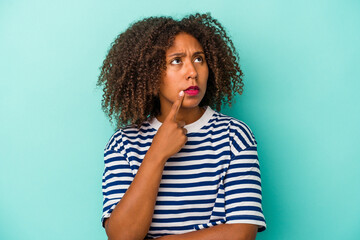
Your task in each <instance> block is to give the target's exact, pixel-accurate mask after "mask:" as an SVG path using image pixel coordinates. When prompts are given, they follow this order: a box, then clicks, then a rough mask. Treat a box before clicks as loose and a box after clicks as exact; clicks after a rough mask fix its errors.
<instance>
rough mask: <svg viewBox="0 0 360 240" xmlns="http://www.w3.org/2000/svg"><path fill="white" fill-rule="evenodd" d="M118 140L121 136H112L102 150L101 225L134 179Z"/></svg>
mask: <svg viewBox="0 0 360 240" xmlns="http://www.w3.org/2000/svg"><path fill="white" fill-rule="evenodd" d="M119 141H121V136H118V137H117V138H116V137H112V139H110V142H109V143H108V144H107V147H106V148H105V151H104V163H105V167H104V173H103V178H102V192H103V213H102V218H101V222H102V225H103V226H104V220H105V219H106V218H109V217H110V215H111V213H112V211H113V210H114V208H115V206H116V205H117V203H118V202H119V201H120V200H121V199H122V197H123V196H124V194H125V192H126V190H127V189H128V188H129V186H130V184H131V182H132V181H133V179H134V176H133V173H132V171H131V168H130V165H129V162H128V161H127V159H126V157H125V154H124V150H123V146H122V144H121V143H119ZM114 142H116V143H114Z"/></svg>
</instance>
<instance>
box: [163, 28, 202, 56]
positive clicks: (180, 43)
mask: <svg viewBox="0 0 360 240" xmlns="http://www.w3.org/2000/svg"><path fill="white" fill-rule="evenodd" d="M188 51H190V52H198V51H203V48H202V46H201V44H200V43H199V41H198V40H197V39H196V38H194V37H193V36H192V35H190V34H188V33H179V34H177V35H176V36H175V39H174V43H173V45H172V46H171V47H170V48H169V49H168V50H167V51H166V54H167V55H168V54H171V53H177V52H188Z"/></svg>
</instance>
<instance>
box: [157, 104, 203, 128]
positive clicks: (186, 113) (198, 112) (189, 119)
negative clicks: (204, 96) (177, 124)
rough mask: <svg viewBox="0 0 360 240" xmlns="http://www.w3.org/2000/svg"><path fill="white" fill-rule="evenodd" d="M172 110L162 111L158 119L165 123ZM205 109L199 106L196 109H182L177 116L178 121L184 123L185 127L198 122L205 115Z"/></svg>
mask: <svg viewBox="0 0 360 240" xmlns="http://www.w3.org/2000/svg"><path fill="white" fill-rule="evenodd" d="M169 112H170V109H161V113H160V115H159V116H157V117H156V118H157V119H158V120H159V121H160V122H164V120H165V118H166V116H167V115H168V114H169ZM204 112H205V109H204V108H202V107H199V106H197V107H196V108H180V109H179V111H178V113H177V115H176V121H183V122H185V125H188V124H191V123H193V122H196V121H197V120H199V119H200V118H201V116H202V115H203V114H204Z"/></svg>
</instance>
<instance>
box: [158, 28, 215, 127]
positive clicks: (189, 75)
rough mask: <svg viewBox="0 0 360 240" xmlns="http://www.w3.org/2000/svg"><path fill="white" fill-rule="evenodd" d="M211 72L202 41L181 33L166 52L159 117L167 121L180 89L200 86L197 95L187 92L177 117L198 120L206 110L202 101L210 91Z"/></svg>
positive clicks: (180, 119) (186, 120) (185, 119)
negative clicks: (208, 81)
mask: <svg viewBox="0 0 360 240" xmlns="http://www.w3.org/2000/svg"><path fill="white" fill-rule="evenodd" d="M208 76H209V68H208V65H207V63H206V60H205V54H204V49H203V48H202V46H201V44H200V43H199V42H198V41H197V40H196V38H194V37H193V36H191V35H189V34H186V33H180V34H178V35H177V36H176V37H175V40H174V44H173V46H172V47H170V48H169V49H168V50H167V52H166V71H165V72H164V73H163V77H162V82H161V84H160V94H159V98H160V106H161V109H160V112H161V114H160V115H159V116H157V119H158V120H159V121H160V122H163V121H164V119H165V118H166V116H167V115H168V114H169V112H170V109H171V106H172V105H173V103H174V102H175V100H176V98H177V95H178V94H179V92H180V91H184V90H186V89H187V88H188V87H190V86H198V87H199V89H200V92H199V94H197V95H196V96H191V95H188V94H186V93H185V98H184V101H183V103H182V105H181V107H180V109H179V112H178V114H177V120H179V121H181V122H185V124H190V123H192V122H195V121H196V120H198V119H199V118H200V117H201V116H202V114H203V113H204V109H202V108H200V107H199V104H200V102H201V100H202V99H203V97H204V95H205V92H206V86H207V80H208Z"/></svg>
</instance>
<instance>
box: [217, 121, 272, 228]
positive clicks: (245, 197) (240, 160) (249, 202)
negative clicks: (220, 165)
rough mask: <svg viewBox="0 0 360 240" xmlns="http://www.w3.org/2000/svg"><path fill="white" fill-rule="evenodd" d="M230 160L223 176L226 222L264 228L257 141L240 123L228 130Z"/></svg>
mask: <svg viewBox="0 0 360 240" xmlns="http://www.w3.org/2000/svg"><path fill="white" fill-rule="evenodd" d="M231 136H232V137H231V144H230V148H231V160H230V163H229V167H228V169H227V172H226V176H225V179H224V192H225V216H226V223H227V224H228V223H248V224H255V225H258V226H259V229H258V231H259V232H261V231H264V230H265V229H266V221H265V218H264V214H263V211H262V192H261V175H260V166H259V160H258V154H257V143H256V140H255V137H254V135H253V134H252V132H251V130H250V129H249V128H248V127H247V126H246V125H245V124H244V123H242V122H241V123H239V124H235V126H233V127H232V129H231Z"/></svg>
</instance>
